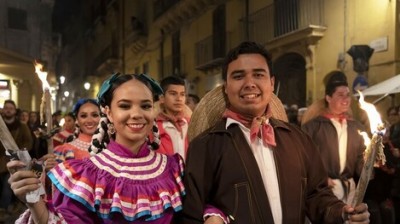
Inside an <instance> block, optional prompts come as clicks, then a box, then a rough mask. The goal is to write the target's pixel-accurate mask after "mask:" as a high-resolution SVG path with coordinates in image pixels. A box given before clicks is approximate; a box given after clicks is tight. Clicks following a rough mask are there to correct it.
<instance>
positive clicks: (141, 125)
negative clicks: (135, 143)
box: [129, 124, 144, 128]
mask: <svg viewBox="0 0 400 224" xmlns="http://www.w3.org/2000/svg"><path fill="white" fill-rule="evenodd" d="M143 126H144V124H130V125H129V127H132V128H141V127H143Z"/></svg>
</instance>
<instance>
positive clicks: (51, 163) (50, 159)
mask: <svg viewBox="0 0 400 224" xmlns="http://www.w3.org/2000/svg"><path fill="white" fill-rule="evenodd" d="M39 160H40V161H43V164H44V169H45V171H46V172H47V171H49V170H51V169H53V167H55V166H56V165H57V164H58V162H57V161H56V155H54V154H53V153H49V154H46V155H44V156H43V157H42V158H40V159H39Z"/></svg>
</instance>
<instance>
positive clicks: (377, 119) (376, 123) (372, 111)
mask: <svg viewBox="0 0 400 224" xmlns="http://www.w3.org/2000/svg"><path fill="white" fill-rule="evenodd" d="M358 93H359V94H360V99H359V102H360V107H361V109H363V110H364V111H365V112H366V113H367V116H368V120H369V125H370V128H371V133H372V134H374V133H378V132H384V130H382V129H383V128H382V127H383V122H382V119H381V115H380V114H379V113H378V111H377V110H376V108H375V106H374V105H373V104H371V103H367V102H365V101H364V96H363V94H362V93H361V92H360V91H358Z"/></svg>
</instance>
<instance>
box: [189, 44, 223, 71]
mask: <svg viewBox="0 0 400 224" xmlns="http://www.w3.org/2000/svg"><path fill="white" fill-rule="evenodd" d="M213 38H214V36H209V37H207V38H205V39H203V40H201V41H199V42H197V43H196V46H195V49H196V52H195V54H196V65H197V66H196V69H197V70H200V71H202V72H207V71H209V70H212V69H215V68H219V67H220V66H221V65H222V62H223V60H224V58H223V57H222V56H221V57H218V56H217V55H220V54H218V53H216V52H214V49H215V48H214V47H213V46H214V42H213V41H214V39H213ZM224 54H225V52H224Z"/></svg>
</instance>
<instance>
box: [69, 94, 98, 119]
mask: <svg viewBox="0 0 400 224" xmlns="http://www.w3.org/2000/svg"><path fill="white" fill-rule="evenodd" d="M87 102H90V103H93V104H95V105H97V106H98V103H97V102H96V100H94V99H87V98H81V99H79V100H78V101H77V102H76V103H75V105H74V106H73V107H72V113H73V114H74V116H77V115H78V111H79V108H81V106H82V105H83V104H85V103H87Z"/></svg>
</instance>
